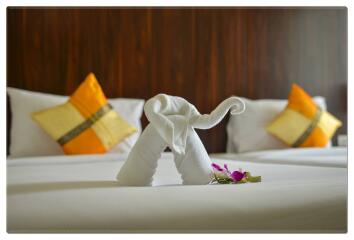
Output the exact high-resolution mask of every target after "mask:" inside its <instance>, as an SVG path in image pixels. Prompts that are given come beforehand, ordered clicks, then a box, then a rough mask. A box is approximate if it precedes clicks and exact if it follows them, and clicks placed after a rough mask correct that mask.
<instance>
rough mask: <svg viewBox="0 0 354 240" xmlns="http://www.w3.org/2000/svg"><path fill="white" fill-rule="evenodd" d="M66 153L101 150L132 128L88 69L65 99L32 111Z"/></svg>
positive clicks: (125, 134) (112, 144)
mask: <svg viewBox="0 0 354 240" xmlns="http://www.w3.org/2000/svg"><path fill="white" fill-rule="evenodd" d="M32 118H33V119H34V120H35V121H36V122H37V123H38V124H39V125H40V126H41V127H42V128H43V129H44V130H45V131H46V132H47V133H48V134H49V135H50V136H51V137H52V138H53V139H54V140H55V141H57V142H58V143H59V144H60V145H61V146H62V148H63V150H64V152H65V153H66V154H91V153H92V154H93V153H105V152H106V151H108V150H109V149H111V148H112V147H114V146H115V145H116V144H117V143H119V142H121V141H122V140H123V139H124V138H126V137H128V136H129V135H130V134H132V133H134V132H135V131H136V128H135V127H134V126H132V125H130V124H129V123H127V122H126V121H125V120H124V119H123V118H122V117H120V116H119V115H118V113H117V112H115V111H114V110H113V109H112V106H111V105H110V104H109V103H108V101H107V98H106V96H105V95H104V93H103V91H102V89H101V87H100V85H99V83H98V82H97V80H96V77H95V75H94V74H93V73H90V74H89V75H88V76H87V77H86V79H85V81H84V82H83V83H81V85H80V86H79V88H78V89H77V90H76V91H75V92H74V94H73V95H71V96H70V98H69V100H68V102H66V103H64V104H62V105H59V106H56V107H53V108H49V109H45V110H42V111H39V112H35V113H32Z"/></svg>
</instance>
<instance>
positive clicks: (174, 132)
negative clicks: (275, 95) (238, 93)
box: [117, 94, 245, 186]
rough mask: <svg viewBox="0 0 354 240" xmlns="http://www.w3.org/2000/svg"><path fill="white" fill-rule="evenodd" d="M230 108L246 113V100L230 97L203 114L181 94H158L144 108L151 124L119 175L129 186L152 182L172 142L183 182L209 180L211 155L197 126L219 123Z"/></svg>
mask: <svg viewBox="0 0 354 240" xmlns="http://www.w3.org/2000/svg"><path fill="white" fill-rule="evenodd" d="M230 108H233V109H232V110H231V114H239V113H242V112H243V111H244V109H245V104H244V103H243V101H242V100H241V99H239V98H237V97H230V98H228V99H226V100H225V101H223V102H222V103H220V104H219V105H218V106H217V108H216V109H215V110H214V111H212V112H211V114H204V115H201V114H200V113H199V112H198V110H197V109H196V108H195V107H194V106H193V105H192V104H190V103H189V102H188V101H186V100H185V99H183V98H181V97H176V96H169V95H166V94H158V95H156V96H155V97H153V98H151V99H150V100H148V101H147V102H146V104H145V106H144V112H145V115H146V117H147V119H148V120H149V121H150V124H149V125H148V126H147V127H146V128H145V130H144V132H143V133H142V135H141V136H140V138H139V139H138V141H137V142H136V144H135V145H134V147H133V148H132V150H131V152H130V154H129V156H128V158H127V160H126V162H125V163H124V165H123V167H122V168H121V170H120V172H119V173H118V175H117V180H118V181H119V183H120V184H121V185H125V186H127V185H128V186H149V185H151V183H152V177H153V175H154V173H155V171H156V168H157V161H158V159H159V158H160V156H161V153H162V152H163V151H164V149H165V148H166V147H167V146H168V147H170V149H171V150H172V152H173V153H174V157H175V164H176V167H177V170H178V172H179V173H180V174H181V177H182V180H183V184H207V183H209V182H210V181H211V179H212V175H213V172H212V168H211V161H210V158H209V156H208V154H207V152H206V150H205V148H204V145H203V143H202V142H201V140H200V138H199V136H198V135H197V133H196V132H195V130H194V128H199V129H209V128H211V127H213V126H215V125H216V124H218V123H219V122H220V121H221V120H222V118H223V117H224V116H225V115H226V113H227V112H228V111H229V109H230Z"/></svg>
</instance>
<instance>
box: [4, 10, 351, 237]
mask: <svg viewBox="0 0 354 240" xmlns="http://www.w3.org/2000/svg"><path fill="white" fill-rule="evenodd" d="M299 16H301V17H299ZM346 16H347V9H346V8H345V7H340V8H331V9H328V8H327V9H326V8H316V9H314V8H313V9H304V8H291V9H284V8H272V9H264V8H228V9H227V8H225V9H217V8H184V9H183V8H174V9H168V8H104V9H103V8H50V9H49V8H36V9H34V8H26V7H21V8H19V7H16V8H14V7H9V8H8V9H7V24H8V29H9V31H8V33H7V34H8V39H9V41H8V53H9V54H8V59H7V65H8V66H9V68H8V76H7V87H8V88H7V95H8V101H7V154H8V159H7V161H6V164H7V230H8V232H9V233H28V232H30V233H46V232H47V233H90V232H92V233H98V232H101V233H108V232H114V233H115V232H119V233H121V232H129V233H131V232H138V233H141V232H144V233H146V232H156V233H160V232H178V233H184V232H191V233H195V232H201V233H206V232H212V233H214V232H221V233H225V232H232V233H233V232H257V233H259V232H311V233H313V232H319V233H324V232H331V233H333V232H340V233H342V232H346V231H347V186H348V184H347V149H346V148H338V147H329V146H328V147H329V148H324V149H315V148H307V149H289V146H288V145H285V144H284V143H282V142H280V141H279V140H277V139H274V138H273V139H272V138H271V137H270V136H269V134H268V133H267V132H266V131H265V128H264V126H265V124H266V123H268V122H269V121H271V119H273V118H274V116H275V115H276V114H278V113H279V112H280V111H281V110H282V109H283V108H284V107H285V105H286V100H285V98H286V97H287V96H288V92H289V89H290V86H291V84H293V83H299V84H300V85H302V86H303V87H304V88H305V89H306V90H307V91H309V92H310V93H311V95H313V96H316V95H318V96H319V98H317V104H318V105H319V106H321V107H322V108H323V109H328V110H329V112H331V113H333V114H334V115H335V116H337V117H338V118H339V119H340V120H341V121H342V123H343V127H342V128H340V129H339V130H338V132H337V133H336V134H346V133H347V107H346V101H347V100H346V92H347V91H346V89H347V74H346V72H347V64H346V63H347V59H346V57H345V56H346V54H345V53H346V52H347V46H346V44H342V43H343V42H345V41H346V39H347V34H346V33H347V29H346V26H347V22H346ZM61 19H66V21H61ZM37 23H41V24H37ZM113 23H114V24H113ZM161 23H163V24H161ZM112 24H113V25H112ZM298 26H306V29H305V30H306V34H303V33H304V29H303V28H299V27H298ZM319 26H320V27H319ZM53 29H56V30H55V31H53ZM262 29H263V30H264V31H263V30H262ZM323 29H326V31H323ZM260 30H262V31H260ZM73 31H74V32H76V33H77V34H72V33H73ZM92 36H94V37H92ZM294 36H298V37H294ZM206 39H207V40H208V39H209V40H208V41H206ZM314 42H321V44H317V45H316V47H314V46H313V44H312V43H314ZM235 43H237V44H235ZM271 43H276V46H277V47H270V46H271V45H269V44H271ZM268 45H269V46H268ZM38 46H41V47H40V48H39V47H38ZM338 46H340V48H338ZM328 49H334V50H335V51H327V50H328ZM284 53H287V54H284ZM48 54H49V55H48ZM299 59H301V61H300V60H299ZM245 63H247V64H245ZM328 66H333V67H328ZM89 72H94V73H95V74H96V75H97V78H98V79H99V82H100V84H101V85H102V88H103V90H104V93H105V95H106V96H107V98H109V101H110V103H111V105H112V106H113V107H114V108H115V109H116V110H117V112H119V113H120V114H121V115H122V116H123V117H124V118H125V120H127V121H128V122H130V123H131V124H133V125H134V126H135V127H137V129H138V132H137V134H136V135H132V136H131V137H129V139H128V138H127V139H125V140H124V141H123V142H121V143H120V144H118V145H117V146H116V148H114V149H112V151H110V152H108V153H107V154H104V155H76V156H69V155H63V154H64V153H63V151H62V149H61V148H60V146H59V145H58V144H57V142H55V141H53V139H51V137H50V136H49V135H48V134H47V133H46V132H44V131H42V129H40V128H39V127H38V126H37V124H36V123H35V122H34V121H33V120H32V118H30V116H31V114H32V113H33V112H36V111H40V110H43V109H44V108H49V107H54V106H56V105H59V104H62V103H64V102H65V101H67V98H68V96H70V95H71V94H72V93H73V92H74V90H75V89H76V88H77V87H78V86H79V85H80V84H81V82H82V80H83V79H84V77H85V76H86V74H88V73H89ZM48 79H50V81H48ZM333 79H336V81H333ZM11 88H12V90H11ZM14 88H16V89H17V90H16V89H14ZM23 90H25V91H23ZM158 93H166V94H169V95H173V96H180V97H183V98H185V99H186V100H188V101H189V102H191V103H193V104H194V105H195V106H196V107H197V109H198V110H199V111H200V112H201V113H210V112H211V111H212V110H213V109H214V108H215V107H216V106H217V104H219V103H220V102H221V101H223V100H224V99H226V98H228V97H230V96H232V95H236V96H240V97H244V98H247V99H248V100H247V102H248V106H247V109H248V112H245V114H242V115H239V116H238V117H237V118H234V121H233V119H232V117H229V119H225V120H224V121H222V122H221V123H220V125H219V126H218V127H215V128H213V129H210V130H208V131H198V135H199V136H200V139H201V140H202V142H203V144H204V146H205V149H206V150H207V152H208V153H215V152H238V153H237V154H236V153H219V154H211V155H210V157H211V159H212V161H213V162H215V163H219V164H224V163H227V164H229V167H230V169H238V168H239V167H241V168H242V169H244V170H247V171H250V172H251V173H252V175H260V176H262V182H261V183H246V184H233V185H221V184H219V185H190V186H183V185H181V179H180V177H179V175H178V173H177V170H176V168H175V166H174V163H173V155H172V154H171V153H168V152H166V153H163V155H162V158H161V159H160V161H159V165H158V170H157V173H156V175H155V178H154V182H153V187H122V186H118V182H117V181H116V175H117V173H118V171H119V170H120V168H121V167H122V165H123V163H124V161H125V160H126V159H127V156H128V153H129V151H130V149H131V147H132V146H134V144H135V142H136V140H137V139H138V137H139V134H140V133H141V131H143V129H145V128H146V126H147V125H148V120H147V118H146V117H145V115H144V114H142V111H143V110H142V108H143V105H144V100H148V99H150V98H151V97H153V96H155V95H156V94H158ZM54 94H58V95H54ZM315 98H316V97H315ZM315 98H314V100H315V101H316V99H315ZM270 99H271V100H270ZM326 103H328V105H326ZM247 113H249V114H247ZM250 114H251V115H250ZM336 139H337V135H335V136H334V137H333V145H336ZM329 145H331V144H329ZM265 149H268V150H265ZM274 149H278V150H274ZM240 152H243V153H240ZM137 174H138V169H137Z"/></svg>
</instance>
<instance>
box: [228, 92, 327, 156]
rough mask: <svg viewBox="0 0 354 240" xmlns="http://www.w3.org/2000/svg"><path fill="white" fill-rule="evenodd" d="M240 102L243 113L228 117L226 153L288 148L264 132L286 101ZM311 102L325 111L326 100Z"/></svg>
mask: <svg viewBox="0 0 354 240" xmlns="http://www.w3.org/2000/svg"><path fill="white" fill-rule="evenodd" d="M242 100H244V101H245V104H246V110H245V112H244V113H242V114H240V115H234V116H233V115H230V119H229V122H228V124H227V137H228V140H227V149H226V151H227V152H237V153H241V152H249V151H260V150H267V149H283V148H289V146H288V145H286V144H285V143H283V142H281V141H280V140H278V139H277V138H275V137H274V136H273V135H271V134H269V133H268V132H267V131H266V126H267V124H268V123H270V122H271V121H272V120H273V119H274V118H275V116H276V115H277V114H279V113H280V112H281V111H282V110H284V108H285V106H286V104H287V100H277V99H260V100H251V99H247V98H242ZM313 100H314V101H315V102H316V104H318V105H319V106H320V107H321V108H323V109H327V106H326V100H325V99H324V98H323V97H314V98H313ZM330 145H331V144H329V146H330Z"/></svg>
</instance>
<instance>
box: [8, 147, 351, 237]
mask: <svg viewBox="0 0 354 240" xmlns="http://www.w3.org/2000/svg"><path fill="white" fill-rule="evenodd" d="M312 151H313V153H312V155H316V154H315V152H316V150H312ZM336 151H338V149H334V150H333V152H336ZM339 151H342V150H339ZM298 152H299V151H297V150H292V152H291V151H289V152H287V155H284V156H290V155H292V156H294V155H296V154H298ZM275 153H276V152H273V154H275ZM278 154H281V151H278ZM343 154H344V156H346V152H345V151H342V153H341V154H339V153H338V154H337V155H336V154H333V157H332V158H328V159H326V161H328V162H330V161H334V162H338V160H337V159H338V157H339V156H340V157H343ZM254 155H257V153H254ZM258 155H259V156H258V157H260V156H261V155H262V154H260V153H258ZM300 155H301V154H300ZM319 155H323V153H319ZM213 156H214V157H212V160H213V161H214V162H216V163H220V164H223V163H228V164H229V167H230V168H231V169H237V168H239V167H241V168H243V169H244V170H247V171H250V172H251V173H252V174H253V175H262V182H261V183H247V184H238V185H200V186H181V185H178V183H180V182H181V180H180V178H179V175H178V173H177V171H176V168H175V166H174V163H173V159H172V157H173V156H172V154H169V153H164V154H163V157H162V159H161V160H160V162H159V166H158V170H157V174H156V175H155V179H154V182H153V185H155V187H119V186H117V182H116V181H115V175H116V173H117V170H118V169H119V167H120V166H122V163H123V160H124V159H125V158H126V155H122V154H120V155H118V154H106V155H90V156H88V155H81V156H70V157H67V156H51V157H36V158H18V159H11V160H8V161H7V184H8V196H7V229H8V231H9V232H346V229H347V168H346V167H343V166H336V165H333V166H329V165H323V164H319V165H318V166H316V165H315V163H312V165H311V166H307V165H303V164H298V165H295V164H294V163H293V162H290V164H286V163H282V164H278V163H276V162H275V161H274V160H273V161H271V160H270V158H268V159H267V160H265V161H264V162H262V161H260V160H258V161H253V162H250V161H247V159H241V160H237V159H239V158H238V157H237V156H236V157H235V155H220V154H219V155H213ZM298 158H299V159H301V158H302V157H301V156H299V157H298ZM230 159H232V160H230ZM278 161H280V159H278ZM137 174H138V169H137Z"/></svg>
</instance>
